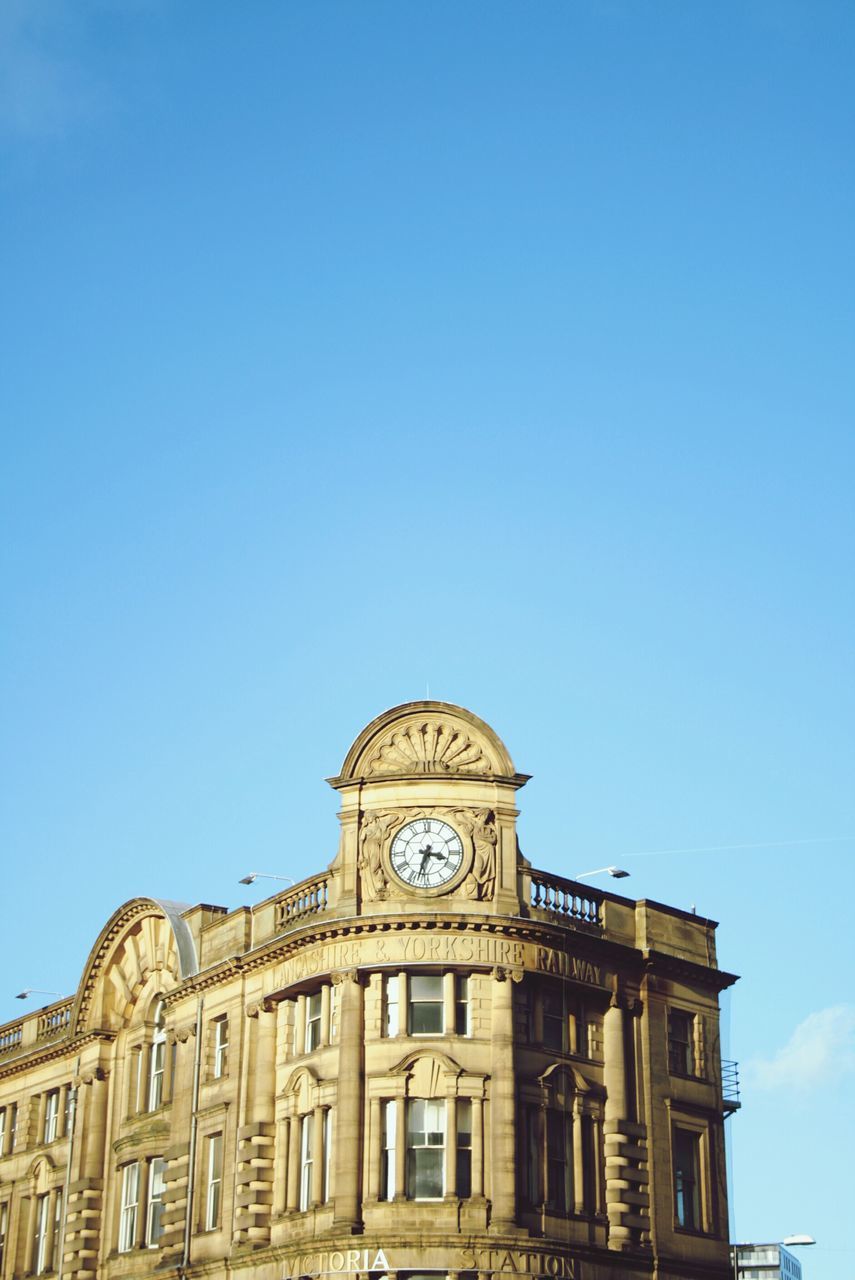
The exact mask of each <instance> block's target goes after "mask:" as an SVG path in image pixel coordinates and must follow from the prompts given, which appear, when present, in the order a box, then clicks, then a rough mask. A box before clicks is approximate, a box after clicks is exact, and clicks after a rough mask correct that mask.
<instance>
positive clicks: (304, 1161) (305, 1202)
mask: <svg viewBox="0 0 855 1280" xmlns="http://www.w3.org/2000/svg"><path fill="white" fill-rule="evenodd" d="M314 1119H315V1117H314V1116H312V1115H308V1116H303V1119H302V1121H301V1123H300V1210H301V1212H302V1213H305V1212H306V1210H307V1209H308V1207H309V1205H310V1204H311V1203H312V1169H313V1168H314V1164H315V1134H314Z"/></svg>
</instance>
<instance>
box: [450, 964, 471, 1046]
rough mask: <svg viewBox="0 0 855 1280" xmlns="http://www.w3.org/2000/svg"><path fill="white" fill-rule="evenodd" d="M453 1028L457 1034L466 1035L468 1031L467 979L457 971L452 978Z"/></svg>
mask: <svg viewBox="0 0 855 1280" xmlns="http://www.w3.org/2000/svg"><path fill="white" fill-rule="evenodd" d="M454 1030H455V1031H456V1033H457V1035H459V1036H468V1035H469V1034H470V1031H469V979H468V977H467V976H466V975H465V974H463V973H458V974H457V975H456V976H455V979H454Z"/></svg>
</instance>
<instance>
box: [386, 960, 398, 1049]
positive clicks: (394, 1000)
mask: <svg viewBox="0 0 855 1280" xmlns="http://www.w3.org/2000/svg"><path fill="white" fill-rule="evenodd" d="M397 1034H398V975H397V974H394V975H390V976H389V977H387V979H386V1035H387V1036H396V1035H397Z"/></svg>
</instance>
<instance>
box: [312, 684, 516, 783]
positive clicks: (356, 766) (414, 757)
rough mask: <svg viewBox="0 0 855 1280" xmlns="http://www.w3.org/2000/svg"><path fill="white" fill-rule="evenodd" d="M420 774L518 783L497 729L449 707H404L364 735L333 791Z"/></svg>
mask: <svg viewBox="0 0 855 1280" xmlns="http://www.w3.org/2000/svg"><path fill="white" fill-rule="evenodd" d="M419 774H434V775H437V774H438V775H441V776H447V775H449V774H462V775H468V776H470V777H503V778H514V779H517V780H522V775H519V774H517V772H516V770H515V769H514V763H513V760H512V759H511V757H510V753H509V752H508V749H507V747H506V746H505V744H504V743H503V742H502V740H501V738H500V737H499V735H498V734H497V733H496V732H495V730H493V729H491V728H490V726H489V725H488V724H486V723H485V722H484V721H483V720H481V719H479V717H478V716H476V715H474V714H473V713H472V712H471V711H467V710H466V708H465V707H458V706H455V705H454V703H451V702H430V701H423V702H404V703H402V704H401V705H400V706H397V707H391V708H390V709H389V710H388V711H384V712H383V713H382V715H379V716H377V717H376V719H374V720H372V721H371V723H370V724H368V725H366V727H365V728H364V729H363V730H362V732H361V733H360V734H359V735H358V737H357V738H356V740H355V741H354V743H353V746H352V747H351V748H350V750H349V751H348V753H347V755H346V756H345V758H344V763H343V765H342V767H341V773H340V774H339V776H338V777H337V778H330V780H329V781H330V783H331V784H332V786H338V785H341V784H343V783H346V782H349V781H356V780H358V779H362V778H370V779H372V780H373V779H375V778H382V777H384V776H385V777H403V776H413V775H419Z"/></svg>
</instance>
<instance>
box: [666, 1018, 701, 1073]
mask: <svg viewBox="0 0 855 1280" xmlns="http://www.w3.org/2000/svg"><path fill="white" fill-rule="evenodd" d="M696 1017H697V1015H696V1014H694V1013H693V1012H692V1010H691V1009H683V1008H679V1007H678V1006H676V1005H672V1006H670V1007H669V1009H668V1074H669V1075H672V1076H684V1077H687V1078H689V1079H696V1078H697V1076H698V1053H697V1045H696V1043H695V1038H696V1034H697V1021H696ZM677 1031H683V1032H685V1038H684V1037H683V1036H681V1035H677V1034H675V1033H676V1032H677Z"/></svg>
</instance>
